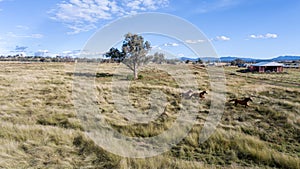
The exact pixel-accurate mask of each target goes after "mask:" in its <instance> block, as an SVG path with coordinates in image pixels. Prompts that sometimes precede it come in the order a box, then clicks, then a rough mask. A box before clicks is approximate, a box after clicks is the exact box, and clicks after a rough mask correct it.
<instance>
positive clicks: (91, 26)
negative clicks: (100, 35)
mask: <svg viewBox="0 0 300 169" xmlns="http://www.w3.org/2000/svg"><path fill="white" fill-rule="evenodd" d="M139 12H161V13H168V14H172V15H176V16H178V17H181V18H183V19H185V20H187V21H188V22H190V23H192V24H194V25H195V26H196V27H198V28H199V29H200V30H201V31H202V32H203V33H204V34H205V35H206V37H207V38H208V39H209V40H210V42H211V43H212V44H213V45H214V47H215V50H216V52H217V53H218V55H219V56H229V55H230V56H239V57H252V58H272V57H276V56H279V55H300V47H299V44H300V29H299V27H300V1H298V0H210V1H208V0H65V1H61V0H51V1H50V0H49V1H46V0H42V1H33V0H0V22H1V26H0V55H6V54H16V53H21V52H24V53H26V54H27V55H34V54H35V53H38V52H40V53H45V55H51V56H52V55H53V56H54V55H57V54H58V55H74V54H77V53H78V52H79V51H80V50H81V49H82V48H83V47H84V45H85V43H86V42H87V41H88V39H89V38H90V37H91V36H92V35H93V34H94V33H95V32H96V31H97V30H98V29H101V28H102V27H103V26H104V25H106V24H108V23H110V22H112V21H114V20H116V19H118V18H120V17H122V16H127V15H130V14H135V13H139ZM120 29H121V28H120ZM120 38H122V37H120ZM104 39H105V38H104ZM162 42H163V43H162ZM186 42H187V43H191V44H192V43H198V42H197V41H195V40H194V41H192V40H189V41H188V40H187V41H186ZM151 43H152V45H153V46H156V47H157V46H160V47H161V48H165V49H166V50H170V51H174V54H175V55H178V56H187V57H188V55H190V54H189V53H186V52H185V51H184V50H183V48H181V47H180V46H181V44H179V43H177V42H176V41H173V40H172V39H170V41H169V42H168V39H162V41H161V42H159V41H158V40H156V41H153V42H151ZM159 43H160V44H159ZM199 43H200V41H199ZM180 50H183V51H180Z"/></svg>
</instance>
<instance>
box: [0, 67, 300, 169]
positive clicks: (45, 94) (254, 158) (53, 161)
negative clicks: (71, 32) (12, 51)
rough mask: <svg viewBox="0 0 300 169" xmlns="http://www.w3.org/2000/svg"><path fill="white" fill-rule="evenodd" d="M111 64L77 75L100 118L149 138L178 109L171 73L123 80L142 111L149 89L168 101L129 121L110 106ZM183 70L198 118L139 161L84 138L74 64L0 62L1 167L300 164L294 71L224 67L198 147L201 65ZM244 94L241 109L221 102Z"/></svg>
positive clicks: (204, 106)
mask: <svg viewBox="0 0 300 169" xmlns="http://www.w3.org/2000/svg"><path fill="white" fill-rule="evenodd" d="M117 66H118V65H117V64H99V65H98V71H97V73H96V74H95V75H91V76H89V75H82V76H83V78H86V79H90V78H92V79H94V80H95V87H96V90H95V95H96V96H97V99H98V100H97V103H96V104H97V106H98V107H99V110H100V112H101V114H102V115H103V116H105V120H106V121H107V123H108V124H110V126H112V127H113V128H114V129H115V130H116V131H118V132H120V133H121V134H123V135H126V136H130V137H152V136H155V135H158V134H160V133H162V132H163V131H164V130H167V129H169V128H170V127H171V126H172V124H173V123H174V121H175V120H176V118H177V115H178V110H179V109H180V106H181V97H180V90H179V87H178V85H177V84H176V81H175V80H174V78H173V77H172V76H170V75H169V74H168V73H166V72H164V71H161V70H157V69H153V68H151V69H147V67H146V68H145V69H143V70H141V72H140V73H139V75H140V79H139V80H136V81H134V82H131V84H130V88H129V93H130V100H131V104H132V106H133V107H135V108H136V109H139V110H142V111H143V110H147V109H149V100H148V95H149V94H150V91H151V90H153V89H158V90H161V91H162V92H163V93H165V95H166V99H167V101H168V104H167V106H166V108H165V110H164V113H165V115H164V116H163V115H162V116H159V117H158V118H156V119H155V120H154V121H152V122H150V123H148V124H134V123H130V121H128V119H126V118H124V117H123V116H120V114H119V112H118V111H116V110H115V108H114V103H113V101H112V95H111V91H112V86H111V84H112V79H113V75H114V72H112V70H114V69H115V67H117ZM179 66H180V65H179ZM189 67H190V70H191V71H192V73H193V74H194V75H195V76H196V80H197V82H198V85H199V86H198V88H199V90H206V91H207V92H208V95H206V98H205V99H204V100H202V101H201V109H200V111H199V112H198V114H197V118H196V119H197V122H196V123H195V125H194V126H193V128H192V129H191V130H190V131H189V133H188V135H187V137H185V138H184V139H183V140H182V141H181V142H180V143H179V144H177V145H174V147H172V148H171V149H170V150H169V151H167V152H165V153H163V154H161V155H159V156H155V157H150V158H145V159H143V158H125V157H121V156H118V155H114V154H112V153H109V152H108V151H106V150H104V149H103V148H101V147H99V146H97V144H96V143H95V142H94V141H93V140H92V139H90V138H89V137H87V136H86V135H85V128H84V126H83V125H82V123H81V121H80V120H79V118H78V117H77V113H76V109H75V107H74V102H73V99H72V91H73V89H72V85H73V80H74V68H75V63H20V62H1V63H0V96H1V97H0V126H1V127H0V168H124V169H126V168H138V169H144V168H149V169H150V168H151V169H152V168H170V169H171V168H172V169H173V168H178V169H185V168H186V169H190V168H197V169H198V168H233V169H234V168H293V169H297V168H300V70H299V69H285V70H284V73H282V74H255V73H239V72H237V71H236V70H237V68H233V67H225V68H224V71H225V77H226V100H227V102H226V103H225V110H224V113H223V116H222V119H221V121H220V123H219V124H218V126H217V129H216V131H215V132H214V134H213V135H212V136H211V137H210V138H209V139H208V140H207V141H205V142H204V143H202V144H199V142H198V139H199V133H200V131H201V129H202V127H203V123H204V122H205V119H206V117H207V114H208V112H209V106H210V105H211V102H212V101H213V100H211V97H210V94H211V88H210V81H209V76H208V73H207V71H206V69H205V68H201V67H197V66H193V65H189ZM180 73H181V72H178V76H181V75H182V74H180ZM128 79H130V77H127V79H124V81H129V80H128ZM83 97H84V96H83ZM243 97H251V98H252V100H253V102H250V103H249V107H247V108H245V107H243V106H241V105H238V106H234V105H233V103H229V102H228V101H229V100H230V99H233V98H243Z"/></svg>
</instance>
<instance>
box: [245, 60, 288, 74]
mask: <svg viewBox="0 0 300 169" xmlns="http://www.w3.org/2000/svg"><path fill="white" fill-rule="evenodd" d="M249 69H250V70H251V71H252V72H282V71H283V64H281V63H277V62H259V63H256V64H253V65H251V66H250V68H249Z"/></svg>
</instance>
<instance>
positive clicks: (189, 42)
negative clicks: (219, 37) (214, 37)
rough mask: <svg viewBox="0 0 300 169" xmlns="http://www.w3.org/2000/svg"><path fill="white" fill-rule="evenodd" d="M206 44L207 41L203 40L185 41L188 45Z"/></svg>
mask: <svg viewBox="0 0 300 169" xmlns="http://www.w3.org/2000/svg"><path fill="white" fill-rule="evenodd" d="M203 42H205V40H202V39H199V40H190V39H188V40H185V43H188V44H196V43H203Z"/></svg>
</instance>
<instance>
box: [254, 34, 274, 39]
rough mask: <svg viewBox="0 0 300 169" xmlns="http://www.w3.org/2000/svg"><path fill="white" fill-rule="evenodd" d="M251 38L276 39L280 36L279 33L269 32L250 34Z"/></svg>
mask: <svg viewBox="0 0 300 169" xmlns="http://www.w3.org/2000/svg"><path fill="white" fill-rule="evenodd" d="M249 37H250V38H251V39H276V38H278V35H277V34H273V33H267V34H265V35H250V36H249Z"/></svg>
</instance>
